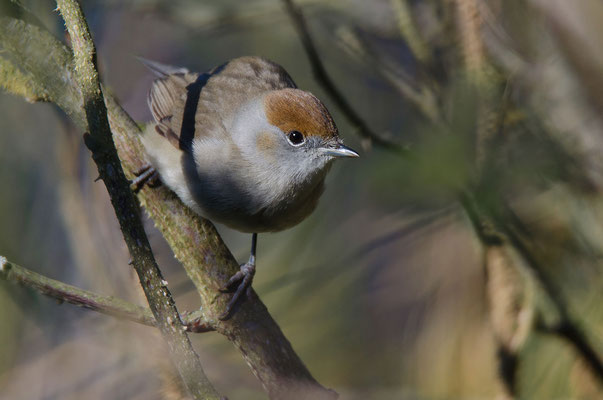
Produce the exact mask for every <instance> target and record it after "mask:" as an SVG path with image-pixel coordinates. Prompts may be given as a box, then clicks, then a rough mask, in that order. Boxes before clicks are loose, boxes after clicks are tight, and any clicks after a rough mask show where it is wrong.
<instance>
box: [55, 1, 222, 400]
mask: <svg viewBox="0 0 603 400" xmlns="http://www.w3.org/2000/svg"><path fill="white" fill-rule="evenodd" d="M57 5H58V7H59V10H60V11H61V14H62V16H63V18H64V19H65V23H66V25H67V30H68V31H69V34H70V36H71V42H72V45H73V54H74V61H75V68H74V69H75V80H76V82H77V84H78V86H79V89H80V91H81V93H82V97H83V101H84V111H85V114H86V120H87V123H88V129H89V131H90V133H89V134H87V135H85V136H84V139H85V142H86V145H87V146H88V148H89V149H90V150H91V151H92V158H93V159H94V161H95V162H96V165H97V167H98V172H99V176H100V177H101V179H102V180H103V182H104V183H105V186H106V187H107V191H108V192H109V196H110V197H111V203H112V204H113V208H114V209H115V213H116V215H117V218H118V220H119V224H120V228H121V230H122V233H123V235H124V239H125V241H126V244H127V246H128V250H129V251H130V255H131V256H132V264H133V266H134V269H135V270H136V272H137V273H138V277H139V279H140V284H141V285H142V288H143V290H144V293H145V296H146V297H147V300H148V302H149V306H150V307H151V311H152V312H153V315H154V316H155V320H156V321H157V325H158V327H159V329H160V331H161V333H162V335H163V337H164V339H165V340H166V341H167V342H168V345H169V348H170V350H171V356H172V361H173V362H174V364H175V366H176V368H177V370H178V372H179V374H180V376H181V377H182V379H183V381H184V384H185V385H186V387H187V389H188V391H189V392H190V394H191V395H192V396H193V398H195V399H207V398H215V399H218V398H220V396H219V395H218V393H217V392H216V390H215V389H214V388H213V386H212V385H211V383H210V382H209V380H208V379H207V377H206V376H205V373H204V372H203V369H202V367H201V362H200V361H199V358H198V356H197V354H196V353H195V352H194V350H193V348H192V345H191V343H190V341H189V339H188V336H187V335H186V332H185V330H184V329H183V327H182V323H181V320H180V315H179V314H178V310H177V309H176V305H175V303H174V300H173V298H172V295H171V294H170V292H169V290H168V288H167V287H166V286H165V284H164V283H163V282H164V280H163V277H162V276H161V271H160V270H159V267H158V266H157V263H156V262H155V258H154V256H153V253H152V251H151V247H150V245H149V242H148V239H147V236H146V233H145V231H144V228H143V225H142V221H141V220H140V214H139V211H138V205H137V203H136V199H135V198H134V195H133V194H132V192H131V191H130V185H129V182H128V180H127V179H126V176H125V175H124V172H123V170H122V167H121V163H120V161H119V158H118V157H117V151H116V149H115V144H114V143H113V138H112V135H111V129H110V128H109V121H108V119H107V109H106V107H105V103H104V99H103V94H102V91H101V87H100V83H99V79H98V73H97V70H96V50H95V48H94V43H93V42H92V38H91V35H90V32H89V30H88V25H87V23H86V20H85V18H84V15H83V13H82V10H81V8H80V5H79V4H78V3H77V2H76V1H72V0H58V1H57Z"/></svg>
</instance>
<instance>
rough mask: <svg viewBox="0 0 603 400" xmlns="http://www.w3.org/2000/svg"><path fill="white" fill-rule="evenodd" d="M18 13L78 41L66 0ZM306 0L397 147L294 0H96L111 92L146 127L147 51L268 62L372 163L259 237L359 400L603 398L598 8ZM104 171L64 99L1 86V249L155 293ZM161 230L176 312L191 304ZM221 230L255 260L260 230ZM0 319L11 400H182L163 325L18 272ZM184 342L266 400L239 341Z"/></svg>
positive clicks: (296, 327)
mask: <svg viewBox="0 0 603 400" xmlns="http://www.w3.org/2000/svg"><path fill="white" fill-rule="evenodd" d="M6 2H8V0H2V1H0V4H2V3H6ZM23 3H24V4H25V5H26V6H27V7H28V8H29V9H30V10H31V11H32V12H33V13H34V14H36V15H37V17H38V18H39V19H40V20H41V21H42V22H43V24H44V26H45V27H46V28H47V29H49V30H50V31H51V32H53V33H54V34H55V35H56V36H57V37H59V38H61V39H62V40H64V39H65V33H64V26H63V22H62V20H61V18H60V15H59V14H58V12H56V11H55V8H56V4H55V3H54V2H52V1H47V0H30V1H23ZM296 4H297V5H298V6H299V7H300V9H301V12H302V13H303V15H304V16H305V18H306V20H307V23H308V29H309V31H310V34H311V36H312V38H313V39H314V42H315V44H316V47H317V50H318V53H319V55H320V58H321V59H322V61H323V63H324V65H325V68H326V69H327V71H328V73H329V75H330V76H331V78H332V79H333V81H334V83H335V84H336V85H337V87H338V88H339V90H340V91H341V93H342V94H343V97H344V98H345V99H346V100H347V101H348V102H349V103H350V104H351V106H352V107H353V109H354V110H355V113H356V115H357V116H359V117H360V118H362V119H363V120H364V121H365V122H366V124H367V126H368V127H369V128H370V130H371V131H372V132H374V133H373V134H374V135H377V136H378V137H379V138H380V139H382V141H383V142H387V143H395V146H389V145H385V146H384V145H381V144H380V140H371V139H370V138H368V137H367V133H366V132H365V131H363V130H361V129H358V127H357V126H355V124H353V123H350V122H349V121H350V120H349V118H348V117H347V116H346V115H344V113H342V111H341V109H340V108H339V107H338V106H337V104H336V102H335V101H334V100H333V98H332V97H331V96H330V95H329V93H327V92H326V91H325V90H324V89H323V87H322V86H321V85H320V84H319V83H318V82H317V81H316V80H315V79H314V78H313V75H312V67H311V64H310V62H309V60H308V57H307V55H306V53H305V51H304V48H303V46H302V44H301V40H300V36H299V35H298V33H297V31H296V30H295V25H294V23H293V21H292V19H291V16H290V15H289V14H288V13H287V10H286V8H285V6H284V3H283V2H282V1H278V0H248V1H236V0H229V1H225V0H207V1H192V0H177V1H162V0H138V1H83V7H84V12H85V14H86V16H87V18H88V22H89V24H90V28H91V30H92V33H93V36H94V39H95V42H96V45H97V50H98V59H99V69H100V72H101V76H102V79H103V82H104V84H105V88H106V89H107V90H109V91H110V92H111V93H113V94H114V95H115V96H116V98H117V99H118V100H119V101H120V102H121V104H122V106H123V107H124V108H125V110H126V111H128V112H129V113H130V115H131V116H132V117H133V118H134V119H135V120H136V121H139V122H140V124H144V123H146V122H148V121H149V120H150V119H151V115H150V112H149V110H148V108H147V105H146V96H147V92H148V89H149V87H150V84H151V82H152V80H153V76H152V73H150V72H149V71H148V70H146V69H145V68H144V67H143V66H142V65H141V64H140V63H139V62H138V61H137V60H136V58H135V56H141V57H144V58H147V59H151V60H156V61H159V62H162V63H166V64H172V65H178V66H186V67H188V68H189V69H191V70H195V71H205V70H208V69H210V68H212V67H214V66H216V65H219V64H221V63H223V62H224V61H226V60H228V59H231V58H234V57H238V56H241V55H260V56H264V57H267V58H270V59H272V60H274V61H276V62H277V63H279V64H281V65H283V66H284V67H285V68H286V69H287V71H288V72H289V73H290V74H291V76H292V77H293V78H294V80H295V81H296V83H297V84H298V86H299V87H301V88H303V89H307V90H309V91H311V92H313V93H314V94H316V95H317V96H318V97H320V98H321V99H323V101H324V102H325V104H326V105H327V107H328V108H329V109H330V111H331V113H332V114H333V116H334V118H335V121H336V122H337V125H338V127H339V130H340V133H341V135H342V137H343V138H344V139H345V142H346V144H348V145H350V146H351V147H353V148H356V149H358V150H359V152H360V153H361V158H360V159H357V160H345V161H342V162H339V163H336V164H335V165H334V168H333V171H332V173H331V174H330V176H329V177H328V182H327V189H326V192H325V194H324V195H323V198H322V200H321V203H320V205H319V207H318V209H317V210H316V212H315V213H314V214H313V215H312V216H311V217H310V218H308V219H307V220H306V221H304V222H303V223H302V224H300V225H299V226H296V227H295V228H293V229H290V230H288V231H285V232H281V233H277V234H265V235H260V237H259V244H258V245H259V247H258V273H257V275H256V277H255V281H254V288H255V289H256V291H257V292H258V294H259V295H260V297H261V298H262V300H263V301H264V302H265V303H266V305H267V306H268V309H269V310H270V312H271V314H272V315H273V316H274V318H275V319H276V321H277V322H278V323H279V324H280V326H281V328H282V329H283V331H284V333H285V335H286V336H287V337H288V338H289V340H290V341H291V343H292V345H293V347H294V349H295V350H296V351H297V352H298V354H299V355H300V357H301V358H302V360H304V362H305V363H306V365H307V366H308V368H309V370H310V371H311V372H312V374H313V375H314V376H315V378H316V379H317V380H318V381H319V382H321V383H322V384H323V385H325V386H327V387H330V388H333V389H335V390H336V391H337V392H338V393H340V395H341V398H344V399H490V398H497V399H509V398H514V397H516V398H526V399H527V398H529V399H602V398H603V369H602V368H603V367H601V359H602V358H603V306H602V305H603V303H602V301H603V274H602V271H603V264H602V261H603V260H602V256H603V202H602V199H603V198H602V190H603V162H602V161H601V160H602V157H601V155H602V154H603V118H602V117H601V115H602V113H601V111H603V101H602V99H603V3H601V2H600V1H598V0H580V1H574V2H568V1H564V0H528V1H520V0H506V1H503V0H423V1H421V0H372V1H363V0H330V1H326V0H297V2H296ZM5 5H6V4H5ZM3 7H4V6H2V7H0V12H2V9H3ZM0 48H1V44H0ZM0 56H3V51H2V50H0ZM373 139H374V138H373ZM94 178H96V167H95V166H94V165H93V163H92V161H91V159H90V156H89V152H88V150H87V149H86V148H85V146H84V144H83V141H82V139H81V133H79V132H78V131H77V130H76V128H75V127H74V126H73V125H72V124H71V122H70V121H69V120H68V119H67V117H65V115H64V114H63V113H62V112H61V111H60V109H59V108H58V107H56V106H54V105H51V104H43V103H37V104H29V103H26V102H25V101H24V100H23V99H21V98H19V97H16V96H13V95H9V94H6V93H4V92H2V93H0V188H1V189H0V193H1V194H2V195H1V196H0V227H1V228H0V254H1V255H4V256H6V257H7V258H8V259H9V260H11V261H12V262H14V263H16V264H20V265H22V266H24V267H26V268H29V269H32V270H34V271H36V272H39V273H42V274H44V275H47V276H50V277H52V278H55V279H59V280H62V281H64V282H67V283H70V284H74V285H76V286H79V287H82V288H85V289H89V290H93V291H95V292H98V293H102V294H107V295H115V296H118V297H121V298H125V299H127V300H130V301H133V302H139V303H140V304H144V303H143V302H142V300H141V297H140V294H139V293H138V291H139V289H138V282H137V279H136V278H135V277H134V275H133V271H132V268H131V267H129V266H128V264H127V261H128V254H127V250H126V248H125V245H124V243H123V240H122V237H121V233H120V231H119V228H118V224H117V221H116V219H115V217H114V213H113V209H112V208H111V205H110V203H109V200H108V196H107V194H106V191H105V188H104V186H103V185H102V184H101V183H94V182H93V180H94ZM146 227H147V232H148V233H149V236H150V240H151V243H152V246H153V249H154V250H155V254H156V256H157V258H158V261H159V265H160V267H161V268H162V270H163V271H164V275H165V277H166V280H167V281H168V282H169V287H170V289H171V290H172V293H174V295H175V296H176V301H177V304H178V308H179V310H180V311H184V310H194V309H196V308H198V307H199V300H198V298H196V294H195V291H194V288H193V285H192V284H191V283H190V282H189V281H188V279H187V277H186V275H185V273H184V270H183V269H182V268H181V267H180V266H179V264H178V263H177V261H176V260H175V259H174V257H173V255H172V253H171V251H170V249H169V247H168V246H167V245H166V243H165V242H164V240H163V238H162V237H161V235H160V234H159V233H158V232H157V231H156V229H155V228H154V226H153V222H152V221H150V220H148V219H147V220H146ZM218 229H219V230H220V233H221V234H222V236H223V237H224V239H225V241H226V242H227V244H228V245H229V247H230V249H231V250H232V251H233V253H234V254H235V255H236V256H237V258H238V259H239V260H240V261H244V260H245V259H246V257H247V256H248V252H249V240H250V237H249V235H244V234H241V233H238V232H234V231H231V230H229V229H227V228H224V227H220V226H218ZM0 319H1V321H2V322H1V323H0V343H1V345H0V398H1V399H46V400H50V399H101V398H103V399H163V398H167V399H175V398H178V397H175V394H174V393H173V392H174V382H173V379H172V378H171V377H170V373H169V369H168V368H167V366H166V363H167V361H166V360H167V359H166V355H165V353H164V352H163V351H162V350H161V345H160V343H161V341H160V340H158V339H157V336H156V332H155V331H154V330H153V329H152V328H148V327H143V326H138V325H136V324H134V323H130V322H124V321H119V320H115V319H113V318H111V317H107V316H104V315H100V314H96V313H94V312H90V311H85V310H82V309H80V308H77V307H74V306H71V305H59V304H57V302H56V301H53V300H50V299H48V298H46V297H43V296H41V295H39V294H37V293H35V292H33V291H31V290H27V289H24V288H21V287H17V286H15V285H12V284H9V283H6V282H0ZM191 339H192V340H193V342H194V345H195V348H196V349H197V351H198V353H199V355H200V357H201V359H202V362H203V365H204V368H205V370H206V372H207V374H208V376H209V378H210V380H211V381H212V382H213V383H214V385H215V386H216V388H217V389H218V391H220V392H221V393H223V394H225V395H227V396H228V397H229V398H230V399H262V398H265V395H264V393H263V391H262V389H261V387H260V384H259V383H258V381H257V380H256V379H255V378H254V377H253V375H252V374H251V371H250V370H249V368H248V367H247V365H246V364H245V363H244V361H243V360H242V358H241V356H240V355H239V354H238V353H237V352H236V351H235V349H234V348H233V347H232V345H231V344H230V343H229V342H228V341H227V340H226V339H224V338H223V337H221V336H219V335H218V334H215V333H206V334H193V335H191ZM581 344H582V345H583V346H582V348H581V347H580V346H581ZM584 346H586V350H585V348H584ZM156 349H157V350H156ZM589 351H590V353H589ZM588 354H590V357H589V356H588Z"/></svg>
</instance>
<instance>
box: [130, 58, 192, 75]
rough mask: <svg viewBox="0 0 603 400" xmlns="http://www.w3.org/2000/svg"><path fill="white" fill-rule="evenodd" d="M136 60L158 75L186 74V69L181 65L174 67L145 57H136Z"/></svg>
mask: <svg viewBox="0 0 603 400" xmlns="http://www.w3.org/2000/svg"><path fill="white" fill-rule="evenodd" d="M136 58H137V59H138V61H140V62H141V63H143V64H144V65H145V66H146V67H147V68H148V69H150V70H151V71H153V73H155V75H157V76H158V77H161V78H163V77H166V76H168V75H172V74H187V73H188V72H189V70H188V69H186V68H183V67H174V66H172V65H167V64H162V63H159V62H157V61H151V60H147V59H146V58H142V57H136Z"/></svg>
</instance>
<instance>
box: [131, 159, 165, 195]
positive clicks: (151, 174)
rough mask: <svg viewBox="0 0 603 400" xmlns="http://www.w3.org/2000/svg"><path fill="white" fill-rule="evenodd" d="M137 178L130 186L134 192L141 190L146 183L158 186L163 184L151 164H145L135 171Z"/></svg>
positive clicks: (150, 185)
mask: <svg viewBox="0 0 603 400" xmlns="http://www.w3.org/2000/svg"><path fill="white" fill-rule="evenodd" d="M134 175H136V179H133V180H132V181H131V182H130V188H131V189H132V191H134V193H138V192H140V190H141V189H142V188H143V186H144V185H145V184H147V185H148V186H149V187H157V186H159V185H160V184H161V181H160V180H159V174H158V173H157V171H156V170H155V168H153V166H152V165H151V164H145V165H143V166H142V167H141V168H140V169H139V170H137V171H135V172H134Z"/></svg>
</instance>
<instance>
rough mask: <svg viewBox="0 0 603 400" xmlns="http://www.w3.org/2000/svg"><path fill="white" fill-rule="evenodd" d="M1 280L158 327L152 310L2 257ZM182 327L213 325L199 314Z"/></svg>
mask: <svg viewBox="0 0 603 400" xmlns="http://www.w3.org/2000/svg"><path fill="white" fill-rule="evenodd" d="M0 279H3V280H6V281H8V282H14V283H17V284H19V285H21V286H23V287H26V288H30V289H33V290H36V291H38V292H40V293H41V294H43V295H46V296H48V297H52V298H53V299H56V300H59V301H60V302H65V303H69V304H73V305H76V306H78V307H83V308H86V309H89V310H93V311H97V312H99V313H101V314H106V315H110V316H113V317H116V318H119V319H125V320H128V321H132V322H137V323H139V324H142V325H147V326H152V327H155V326H156V325H157V324H156V322H155V317H154V316H153V313H152V312H151V310H150V309H148V308H145V307H142V306H139V305H137V304H132V303H129V302H127V301H125V300H122V299H118V298H117V297H113V296H103V295H100V294H97V293H94V292H90V291H88V290H84V289H80V288H78V287H75V286H72V285H68V284H66V283H64V282H61V281H57V280H54V279H51V278H48V277H46V276H44V275H41V274H38V273H36V272H33V271H31V270H28V269H27V268H23V267H21V266H19V265H17V264H14V263H11V262H9V261H8V260H7V259H6V258H5V257H3V256H0ZM182 318H183V324H184V326H185V327H186V330H187V331H188V332H197V333H199V332H209V331H213V330H214V328H213V327H212V326H210V324H209V323H207V321H205V318H204V316H203V314H202V313H201V312H200V311H195V312H193V313H187V314H185V315H183V317H182Z"/></svg>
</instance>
